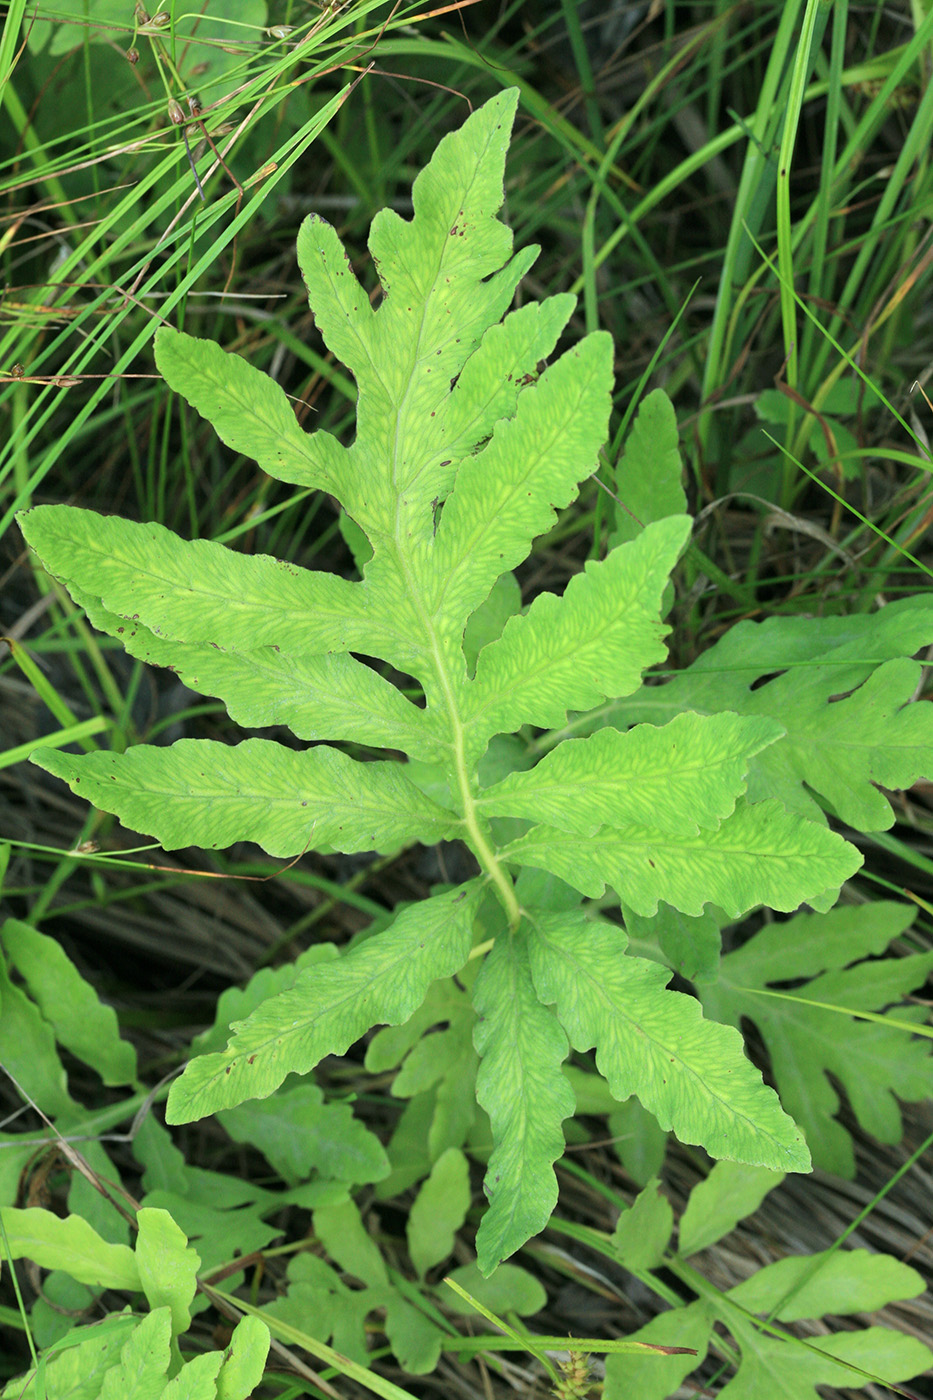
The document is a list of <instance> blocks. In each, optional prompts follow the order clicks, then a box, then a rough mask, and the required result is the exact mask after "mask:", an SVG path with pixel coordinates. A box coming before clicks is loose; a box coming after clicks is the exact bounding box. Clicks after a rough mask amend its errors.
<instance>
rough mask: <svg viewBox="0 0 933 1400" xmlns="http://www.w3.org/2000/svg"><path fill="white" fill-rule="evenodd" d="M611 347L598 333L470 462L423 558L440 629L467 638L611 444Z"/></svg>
mask: <svg viewBox="0 0 933 1400" xmlns="http://www.w3.org/2000/svg"><path fill="white" fill-rule="evenodd" d="M611 384H612V342H611V340H610V339H609V337H608V336H606V335H605V334H603V333H602V332H594V334H592V335H590V336H589V337H587V339H586V340H584V341H582V342H581V343H580V345H578V346H577V347H575V348H574V349H573V350H568V351H567V352H566V353H565V354H564V355H563V356H562V357H561V358H560V359H559V360H558V361H557V362H556V363H555V364H553V365H551V366H550V367H549V368H548V369H547V370H546V371H545V373H544V374H543V375H542V377H541V379H540V380H539V381H538V383H537V384H535V385H533V386H532V387H530V388H528V389H526V390H525V391H524V392H523V393H522V394H521V396H520V397H519V400H518V405H517V409H516V414H515V417H514V418H512V419H508V420H505V421H503V422H501V423H500V424H499V425H498V426H497V428H496V431H495V433H494V434H493V437H492V441H491V442H490V443H489V445H488V446H487V447H486V448H485V449H484V450H483V451H482V452H481V453H480V454H479V455H478V456H476V457H470V458H467V459H466V460H465V461H464V462H463V463H462V464H461V467H460V470H459V472H458V474H457V481H456V485H455V487H454V490H453V491H452V493H451V495H450V496H449V497H448V500H447V502H446V504H445V506H444V511H443V515H442V516H441V520H440V524H439V526H438V530H437V537H436V540H435V541H434V549H433V550H432V551H431V554H430V555H429V556H426V557H425V561H424V570H425V577H424V579H423V586H424V589H425V594H426V596H427V597H429V598H430V607H431V611H432V613H433V615H434V616H435V618H436V619H437V622H438V625H443V626H444V627H445V628H447V629H451V630H454V629H456V630H457V631H460V630H462V627H463V624H464V623H465V621H466V619H467V617H468V616H469V614H470V613H471V612H472V611H473V610H474V608H476V607H478V606H479V604H480V603H482V601H483V599H484V598H485V597H486V595H487V594H488V593H489V590H490V589H491V588H492V586H493V584H494V583H495V581H496V579H497V578H498V577H499V576H500V574H503V573H505V572H506V571H507V570H509V569H512V568H514V567H515V565H516V564H519V563H521V562H522V560H523V559H524V558H525V557H526V555H527V553H528V550H529V548H530V545H531V541H532V540H533V539H534V537H535V536H536V535H540V534H543V533H544V532H545V531H546V530H548V529H549V528H550V527H551V525H552V524H553V522H554V519H555V514H554V509H555V507H559V506H566V505H568V504H569V503H570V501H572V500H573V499H574V497H575V496H576V494H577V490H578V486H579V482H580V481H582V480H583V478H584V477H585V476H587V475H588V474H589V473H590V472H591V471H592V470H593V468H594V466H595V464H596V454H597V452H598V450H599V447H600V446H601V444H602V443H603V442H604V441H605V437H606V431H607V426H608V418H609V409H610V389H611Z"/></svg>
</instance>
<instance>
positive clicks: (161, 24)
mask: <svg viewBox="0 0 933 1400" xmlns="http://www.w3.org/2000/svg"><path fill="white" fill-rule="evenodd" d="M171 19H172V16H171V15H170V14H169V12H168V10H160V11H159V13H158V14H157V15H153V16H152V19H151V20H150V21H149V23H150V24H151V25H152V28H153V29H164V28H165V26H166V25H167V24H170V23H171Z"/></svg>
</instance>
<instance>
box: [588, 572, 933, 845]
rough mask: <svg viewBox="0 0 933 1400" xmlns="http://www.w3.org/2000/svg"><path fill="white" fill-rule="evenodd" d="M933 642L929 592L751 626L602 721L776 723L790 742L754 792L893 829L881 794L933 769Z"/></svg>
mask: <svg viewBox="0 0 933 1400" xmlns="http://www.w3.org/2000/svg"><path fill="white" fill-rule="evenodd" d="M931 642H933V603H931V600H930V598H929V597H928V596H918V597H916V598H907V599H904V600H903V601H901V602H897V603H891V604H889V605H888V606H887V607H885V608H883V609H882V610H881V611H880V612H877V613H872V614H870V615H858V616H855V617H828V618H790V617H775V618H771V619H769V620H768V621H767V622H764V623H755V622H740V623H739V624H738V625H737V626H736V627H733V628H732V629H731V630H730V631H728V632H727V633H726V634H725V636H724V637H722V638H720V640H719V641H718V642H717V643H716V644H715V645H714V646H712V647H710V648H709V649H708V650H707V651H705V652H704V653H703V655H702V656H700V657H699V658H698V659H697V660H696V661H695V662H694V663H693V665H692V666H691V667H690V668H689V669H688V670H686V671H684V672H683V673H682V674H681V675H679V676H677V677H675V678H674V679H673V680H672V681H670V682H669V683H668V684H666V685H663V686H655V687H652V688H651V689H648V688H645V687H643V688H642V689H641V690H640V691H638V692H637V693H636V694H634V695H632V696H631V697H630V698H627V699H626V700H625V701H623V702H622V703H621V704H620V705H618V706H616V707H614V708H613V710H612V711H610V712H607V713H605V714H604V715H603V716H602V718H601V722H602V723H607V722H608V723H610V724H613V725H618V726H619V727H620V728H624V727H625V726H627V725H628V724H634V723H636V722H637V721H639V720H647V721H648V722H649V723H651V724H663V723H665V722H666V721H667V720H669V719H670V718H671V717H672V716H673V715H676V714H680V713H681V712H682V711H686V710H689V711H700V712H701V713H706V714H709V713H713V712H715V711H718V710H733V711H735V712H736V713H737V714H740V715H757V716H764V715H768V716H771V717H772V718H773V719H775V720H776V721H778V722H779V723H781V724H782V725H783V726H784V728H785V730H786V735H785V737H784V738H783V739H781V740H779V741H778V742H777V743H775V744H773V745H772V746H771V747H770V748H769V749H768V750H767V751H762V752H760V753H759V754H757V755H756V756H755V757H754V759H753V760H752V762H751V764H750V766H749V783H748V795H749V797H750V798H751V799H752V800H753V801H754V800H757V799H759V798H762V797H777V798H779V799H780V800H781V802H783V803H784V805H785V807H787V808H788V810H789V811H794V812H799V813H800V814H801V815H803V816H807V817H810V818H816V819H821V818H822V810H821V807H820V806H819V805H818V802H817V801H816V800H815V798H814V794H816V795H817V797H818V798H819V799H821V800H822V801H823V803H824V804H825V805H826V806H827V807H828V809H829V810H830V811H831V812H832V813H833V814H834V815H836V816H837V817H839V818H840V819H841V820H842V821H844V822H847V823H848V824H849V825H850V826H853V827H855V828H856V829H857V830H860V831H881V830H885V829H886V828H887V827H889V826H891V825H892V823H893V821H894V813H893V811H892V809H891V804H890V802H889V801H888V799H887V798H886V797H885V795H884V794H883V793H882V792H879V791H878V787H879V786H881V787H885V788H889V789H898V788H906V787H910V785H911V784H912V783H914V782H917V781H918V780H919V779H921V778H925V777H929V776H930V775H931V773H933V760H931V754H933V709H931V707H930V706H929V705H912V704H910V703H909V702H910V701H911V700H912V699H913V697H914V695H915V694H916V689H917V685H918V682H919V679H920V666H919V664H918V663H916V662H914V661H911V660H909V658H910V657H911V656H912V655H913V654H914V653H915V652H918V651H919V650H920V649H921V648H923V647H928V646H929V645H930V643H931Z"/></svg>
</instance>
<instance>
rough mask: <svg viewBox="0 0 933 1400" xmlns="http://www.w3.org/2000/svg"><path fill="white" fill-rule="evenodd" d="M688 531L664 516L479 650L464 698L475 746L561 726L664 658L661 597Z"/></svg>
mask: <svg viewBox="0 0 933 1400" xmlns="http://www.w3.org/2000/svg"><path fill="white" fill-rule="evenodd" d="M689 528H690V523H689V521H688V520H686V519H684V518H683V517H681V518H676V519H673V520H665V521H662V522H660V523H659V524H657V525H654V526H650V527H649V528H648V529H647V530H644V531H643V532H642V534H641V535H639V537H638V539H637V540H635V541H633V542H632V543H631V544H628V545H625V546H622V547H620V548H619V549H616V550H613V552H612V553H611V554H609V555H608V556H607V558H606V559H604V560H602V561H601V562H590V563H588V564H587V565H586V567H585V568H584V571H583V573H581V574H577V575H576V577H575V578H573V579H571V581H570V583H569V584H568V585H567V587H566V589H565V590H564V593H563V596H562V597H561V598H557V597H556V596H555V595H554V594H551V593H542V594H541V595H540V596H539V597H538V598H536V599H535V601H534V602H533V603H532V605H531V607H530V608H529V609H528V612H527V613H526V614H524V615H523V616H519V617H515V618H513V619H512V620H511V621H510V622H509V623H508V624H507V625H506V627H505V630H504V631H503V633H502V636H501V638H500V639H499V640H498V641H497V642H493V643H492V644H491V645H489V646H487V647H485V648H484V650H483V651H482V652H480V655H479V659H478V662H477V667H476V679H475V681H474V683H473V685H472V686H471V688H470V693H469V697H468V699H467V709H466V722H467V725H468V729H469V731H470V740H471V743H472V744H473V745H474V746H475V748H477V749H478V750H479V751H480V752H482V749H483V747H484V746H485V743H486V741H487V740H488V738H489V737H490V736H491V735H493V734H498V733H504V732H511V731H513V730H516V729H519V728H521V726H522V725H524V724H535V725H539V726H540V727H541V728H556V727H558V726H559V725H562V724H563V723H564V721H565V719H566V717H567V712H568V711H569V710H588V709H591V708H592V707H593V706H594V705H599V704H601V703H602V701H604V700H605V699H607V698H608V697H614V696H617V695H625V694H627V693H628V692H629V691H631V690H634V689H635V687H636V686H637V685H638V684H639V682H640V680H641V676H642V672H643V671H644V670H645V669H646V667H648V666H651V665H655V664H656V663H657V662H659V661H663V660H664V657H665V655H666V649H665V647H664V645H663V640H662V639H663V637H664V635H665V634H666V632H667V631H668V628H666V627H665V626H664V625H663V624H662V623H661V622H660V620H659V608H660V604H661V596H662V594H663V592H664V588H665V586H666V584H667V581H668V578H669V575H670V571H671V569H672V568H673V567H674V565H675V564H676V562H677V558H678V556H679V554H680V551H681V549H682V548H683V544H684V540H685V538H686V536H687V533H688V531H689Z"/></svg>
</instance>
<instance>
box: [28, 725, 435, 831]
mask: <svg viewBox="0 0 933 1400" xmlns="http://www.w3.org/2000/svg"><path fill="white" fill-rule="evenodd" d="M34 759H35V762H36V763H37V764H38V765H39V766H40V767H41V768H45V769H46V771H47V772H50V773H54V774H56V776H58V777H61V778H64V779H65V781H66V782H67V783H68V784H69V785H70V786H71V788H72V790H73V791H74V792H75V793H76V794H77V795H78V796H82V797H85V798H86V799H87V800H88V801H89V802H92V803H94V804H95V805H96V806H99V807H101V808H102V809H103V810H104V811H108V812H115V813H116V814H117V816H119V818H120V820H121V821H122V822H124V823H125V824H126V825H127V826H129V827H131V828H132V829H134V830H136V831H145V832H147V833H150V834H151V835H153V836H155V837H156V838H157V840H158V841H159V842H160V843H161V844H162V845H163V846H164V847H165V849H166V850H177V849H178V848H180V847H183V846H191V845H198V846H203V847H205V848H208V849H219V848H221V847H224V846H230V845H233V844H234V843H235V842H237V841H255V842H256V843H257V845H259V846H261V847H262V849H263V850H264V851H267V852H268V853H269V855H273V856H296V855H300V854H301V853H302V852H303V851H306V850H308V848H309V847H311V846H314V845H328V846H333V847H335V848H336V849H337V850H343V851H371V850H376V849H379V848H382V849H384V850H389V851H391V850H394V849H396V848H397V847H398V846H400V845H402V844H403V843H406V842H408V841H410V840H412V839H415V840H422V841H425V842H426V843H427V844H431V843H433V842H434V841H438V840H444V839H446V838H447V836H448V835H454V834H456V833H457V831H458V827H459V823H458V820H457V818H456V817H455V816H454V815H453V813H450V812H445V810H444V809H443V808H442V807H439V806H438V805H437V804H436V803H434V802H432V801H431V799H430V798H428V797H426V796H425V795H424V794H423V793H422V792H421V791H420V790H419V789H418V788H416V787H415V786H414V784H413V783H411V782H409V780H408V779H407V778H406V777H405V775H404V770H403V767H402V765H401V764H398V763H391V762H384V763H365V764H364V763H358V762H356V761H355V760H353V759H351V758H348V757H347V755H346V754H343V753H341V752H340V751H339V750H338V749H332V748H329V747H327V746H326V745H323V744H322V745H319V746H318V747H317V748H312V749H307V750H305V751H303V752H297V753H296V752H295V751H293V750H291V749H286V748H283V747H282V746H281V745H280V744H275V743H272V742H271V741H270V740H268V739H246V740H244V742H243V743H242V744H236V745H228V744H221V743H217V742H216V741H214V740H211V739H179V740H178V741H177V742H176V743H174V744H172V745H171V746H170V747H169V748H165V749H161V748H154V747H151V746H146V745H140V746H139V747H137V748H133V749H129V750H128V751H127V752H126V753H124V754H114V753H104V752H102V751H98V752H96V753H93V754H83V755H80V756H77V757H75V756H72V755H70V754H64V753H61V752H59V751H54V750H50V749H44V750H41V751H40V752H39V753H37V754H36V755H34Z"/></svg>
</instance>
